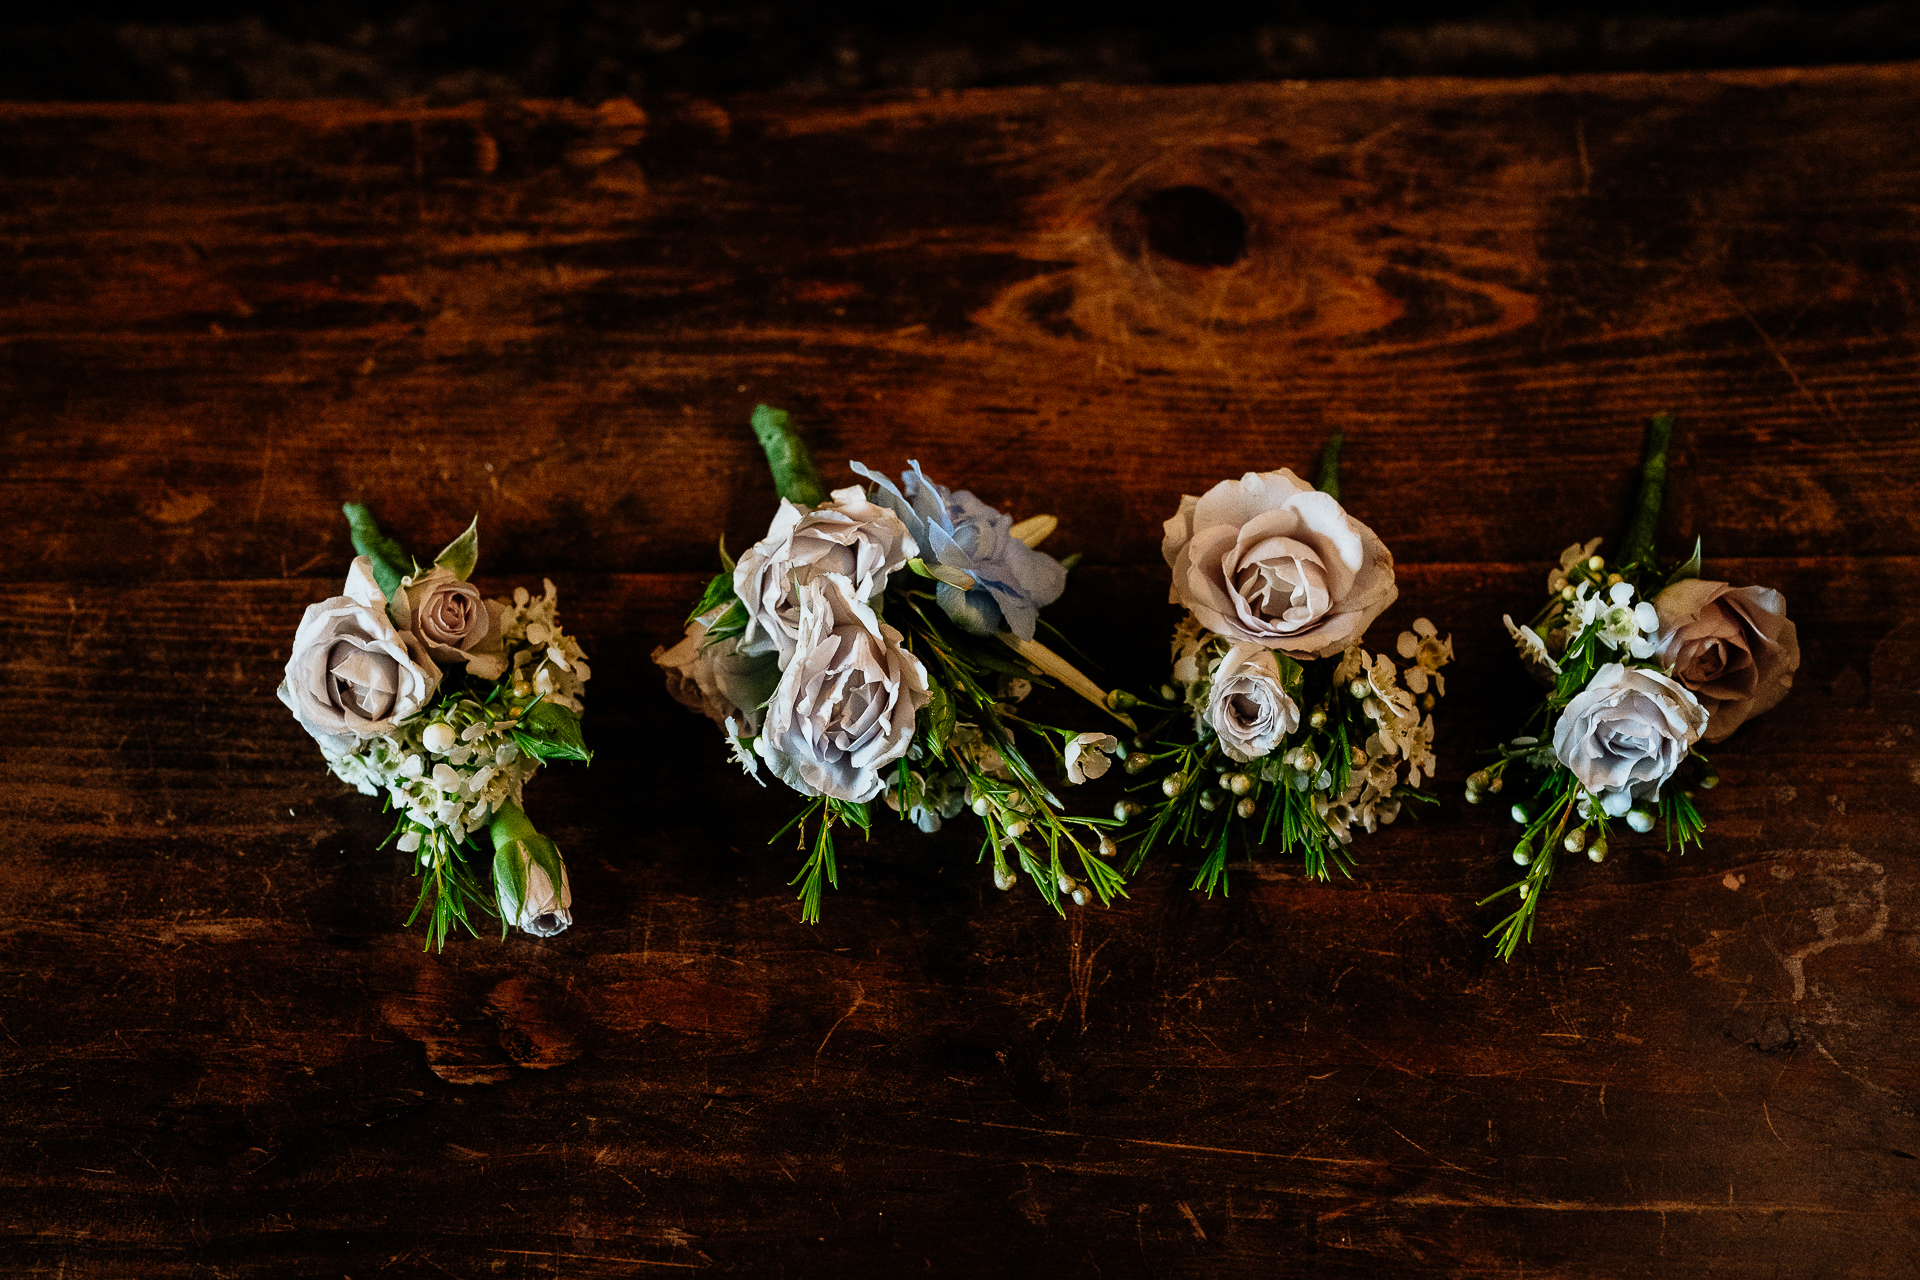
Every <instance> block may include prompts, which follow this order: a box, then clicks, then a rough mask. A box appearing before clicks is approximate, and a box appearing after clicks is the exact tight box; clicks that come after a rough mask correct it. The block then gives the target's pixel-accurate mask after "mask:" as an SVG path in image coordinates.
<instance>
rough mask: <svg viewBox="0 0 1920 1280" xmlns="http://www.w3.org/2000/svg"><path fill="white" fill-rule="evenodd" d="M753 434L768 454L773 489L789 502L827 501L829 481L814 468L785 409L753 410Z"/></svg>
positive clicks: (765, 407) (759, 407)
mask: <svg viewBox="0 0 1920 1280" xmlns="http://www.w3.org/2000/svg"><path fill="white" fill-rule="evenodd" d="M753 434H754V435H755V436H757V437H758V438H759V440H760V447H761V448H762V449H764V450H766V452H767V469H768V470H769V471H771V472H773V487H774V488H776V489H778V490H779V491H780V496H781V497H783V498H785V499H787V501H789V502H794V503H798V504H799V505H801V506H803V507H817V506H819V505H820V504H821V503H823V502H825V501H826V500H827V482H826V481H824V480H822V479H821V478H820V469H819V468H818V467H816V466H814V465H813V455H812V454H811V453H809V452H808V451H807V445H806V441H804V440H802V439H801V438H800V433H799V432H798V431H796V430H794V428H793V417H792V415H790V414H789V413H787V411H786V410H784V409H775V408H772V407H770V406H768V405H764V404H757V405H755V406H754V407H753Z"/></svg>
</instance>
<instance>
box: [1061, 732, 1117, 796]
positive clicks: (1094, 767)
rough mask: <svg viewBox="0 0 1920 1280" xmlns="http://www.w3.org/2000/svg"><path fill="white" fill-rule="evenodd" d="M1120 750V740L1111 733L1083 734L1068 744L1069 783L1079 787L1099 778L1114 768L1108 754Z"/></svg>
mask: <svg viewBox="0 0 1920 1280" xmlns="http://www.w3.org/2000/svg"><path fill="white" fill-rule="evenodd" d="M1119 749H1120V739H1118V738H1116V737H1114V736H1113V735H1112V734H1110V733H1083V734H1080V735H1078V736H1077V737H1075V738H1074V740H1073V741H1071V742H1069V743H1068V744H1067V752H1066V756H1067V781H1068V782H1071V783H1074V784H1076V785H1078V784H1079V783H1082V782H1085V781H1086V780H1087V779H1088V778H1098V777H1100V776H1102V775H1103V774H1105V773H1106V771H1107V770H1108V769H1109V768H1110V767H1112V765H1113V761H1112V760H1109V759H1108V758H1107V756H1106V754H1105V753H1106V752H1109V751H1117V750H1119Z"/></svg>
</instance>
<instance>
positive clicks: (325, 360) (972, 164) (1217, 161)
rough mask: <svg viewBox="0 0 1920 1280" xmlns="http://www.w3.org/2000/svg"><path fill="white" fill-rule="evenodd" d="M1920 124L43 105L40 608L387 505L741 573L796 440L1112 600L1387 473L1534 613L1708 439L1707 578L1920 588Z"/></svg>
mask: <svg viewBox="0 0 1920 1280" xmlns="http://www.w3.org/2000/svg"><path fill="white" fill-rule="evenodd" d="M1916 110H1920V79H1917V78H1916V76H1915V74H1914V72H1913V70H1912V69H1911V68H1908V67H1891V68H1881V69H1857V68H1854V69H1834V70H1822V71H1780V72H1758V73H1741V74H1724V75H1700V76H1685V77H1602V78H1594V79H1572V80H1549V81H1528V82H1520V83H1475V82H1463V81H1433V82H1404V83H1371V84H1352V85H1317V86H1311V87H1309V86H1289V85H1266V86H1243V87H1234V88H1223V89H1183V90H1143V89H1119V88H1088V89H1084V90H1047V91H1009V92H997V93H973V94H959V95H948V96H937V97H925V98H906V99H890V100H881V101H863V102H857V103H853V104H847V105H824V106H823V105H812V104H804V103H803V104H796V103H793V102H790V101H773V100H768V101H743V102H734V103H729V104H727V105H726V107H724V108H721V107H718V106H715V105H714V104H711V103H695V102H678V103H658V104H651V112H650V114H648V115H646V116H645V118H644V121H643V119H642V116H641V113H640V112H639V111H638V110H637V109H631V108H625V107H623V106H615V107H613V108H609V109H605V110H603V111H602V112H600V113H594V112H589V111H584V110H582V109H578V108H573V107H565V106H553V105H539V104H534V105H527V106H521V107H499V108H492V107H484V106H474V107H470V108H461V109H451V110H396V109H385V108H368V107H357V106H340V105H318V106H292V105H263V106H252V107H207V108H192V109H159V108H137V109H129V108H120V107H115V108H83V107H61V108H39V107H6V108H0V174H4V175H5V176H4V178H3V179H0V190H4V192H5V195H6V199H5V200H4V201H0V244H4V245H5V246H6V250H5V252H4V253H0V352H4V354H0V389H3V390H4V393H5V395H6V398H7V401H8V403H9V406H10V412H9V417H8V424H7V428H6V430H7V436H8V462H7V467H6V475H5V490H4V492H5V494H6V497H7V499H8V502H9V505H10V507H11V508H12V509H13V510H15V511H17V512H20V513H22V515H21V517H20V518H21V519H23V520H24V521H25V522H26V527H25V530H24V532H25V533H26V534H27V538H26V542H27V544H28V545H29V546H30V547H32V548H33V554H32V556H31V557H29V558H28V559H26V560H24V561H23V562H21V563H18V564H16V565H15V567H14V568H13V570H12V571H11V576H13V577H14V578H15V579H16V580H20V579H31V580H35V581H55V580H69V579H80V578H100V577H114V576H118V575H121V574H127V573H140V574H144V575H161V576H167V577H189V578H202V577H213V578H228V577H248V576H254V575H257V574H260V573H288V574H294V575H300V574H305V573H311V572H314V571H315V570H316V569H317V568H319V567H321V566H324V565H328V564H332V563H335V562H336V561H337V559H338V558H339V556H340V554H341V552H342V551H343V549H344V541H343V538H342V535H341V533H340V530H339V528H338V522H337V521H336V520H335V519H334V516H333V511H334V507H335V504H336V503H337V502H338V501H339V500H340V499H341V498H342V497H365V498H369V499H371V500H373V501H374V502H375V503H376V504H377V505H378V507H379V509H380V510H381V511H383V512H385V513H387V514H388V515H390V516H391V517H392V518H393V519H395V520H397V521H399V522H400V523H402V524H403V525H405V526H407V527H410V528H414V529H416V530H419V531H420V533H421V536H422V537H425V536H427V535H429V534H432V535H439V534H443V533H444V534H448V535H450V534H451V533H452V532H453V531H455V530H457V529H458V528H459V527H460V526H461V525H463V524H464V523H465V521H466V519H467V517H468V516H469V515H470V514H471V513H472V512H473V511H475V510H479V511H480V512H481V513H482V515H483V517H484V523H485V525H486V527H487V529H488V531H489V534H490V535H491V536H492V538H493V539H494V542H493V545H494V546H495V547H497V548H501V549H502V551H501V555H502V556H503V557H504V558H503V559H500V560H496V561H494V562H493V567H495V568H497V569H502V570H511V571H533V570H541V569H545V570H548V571H588V572H596V571H597V572H605V571H618V572H650V571H662V570H667V571H692V570H696V569H698V568H700V567H701V566H703V565H705V564H706V563H707V562H708V560H709V558H710V547H711V544H712V539H713V536H714V534H715V533H716V532H717V531H718V530H719V529H720V528H725V529H726V530H727V531H728V532H730V533H731V534H732V535H733V536H734V537H735V539H736V540H738V539H740V538H742V537H746V536H750V535H751V533H752V532H754V530H755V522H756V520H757V514H756V513H757V512H758V511H759V510H760V506H761V498H762V494H763V492H764V481H763V479H762V478H761V474H760V470H759V466H758V462H757V459H756V458H755V456H754V454H753V449H752V445H751V442H750V440H749V439H748V438H747V436H746V435H745V433H744V430H743V429H742V426H741V424H742V423H743V422H744V419H745V415H746V412H747V410H748V408H750V406H751V405H752V403H753V402H754V401H755V400H756V399H764V400H770V401H774V402H777V403H780V404H783V405H785V406H787V407H789V408H791V409H793V410H795V411H796V412H797V413H798V414H799V415H800V417H801V419H802V420H803V421H804V422H806V423H807V424H809V426H810V428H811V429H812V430H813V431H814V433H815V435H816V438H817V439H818V441H819V443H820V445H821V451H822V453H823V454H824V455H825V456H827V457H828V458H830V459H832V460H834V461H836V462H837V461H839V460H840V459H843V458H847V457H859V458H864V459H866V460H867V461H869V462H877V463H894V462H896V460H900V459H904V458H907V457H920V458H922V459H923V460H925V461H926V462H927V464H928V466H929V467H930V468H931V469H933V470H934V471H935V472H936V473H937V474H943V475H948V476H960V475H964V476H965V477H966V478H967V482H968V483H970V484H971V485H973V486H974V487H975V488H976V489H977V490H978V491H980V492H981V493H982V494H983V495H984V496H986V497H988V498H989V499H990V500H992V501H995V502H998V503H1001V504H1005V505H1011V506H1014V507H1018V508H1020V509H1022V510H1031V509H1034V508H1036V507H1038V506H1043V505H1044V506H1049V507H1054V508H1058V509H1059V511H1060V513H1061V514H1062V515H1063V516H1064V517H1066V518H1067V520H1068V522H1069V524H1072V525H1078V526H1079V527H1082V528H1093V527H1096V525H1095V522H1096V521H1098V522H1100V527H1103V528H1105V529H1106V530H1107V531H1108V532H1107V535H1106V537H1105V538H1103V539H1102V540H1101V542H1100V543H1099V544H1098V545H1095V546H1092V547H1090V548H1089V550H1090V553H1091V555H1092V556H1093V558H1094V560H1095V561H1096V562H1103V563H1110V564H1125V563H1140V562H1150V561H1151V560H1152V558H1153V548H1154V542H1155V539H1156V537H1157V534H1156V532H1155V530H1156V529H1157V526H1158V521H1159V520H1160V518H1161V516H1162V514H1163V509H1164V507H1165V506H1166V503H1167V499H1168V495H1171V494H1174V493H1178V492H1180V491H1181V490H1183V489H1184V490H1195V489H1197V488H1199V487H1201V486H1204V485H1205V484H1208V483H1210V482H1211V481H1212V480H1214V479H1216V478H1218V477H1219V476H1220V475H1221V474H1224V473H1229V472H1234V471H1238V470H1241V469H1245V468H1249V467H1266V466H1270V465H1274V464H1279V463H1285V464H1292V465H1295V466H1304V465H1306V464H1307V463H1308V461H1309V460H1310V459H1311V457H1312V456H1313V452H1314V450H1315V449H1316V448H1317V446H1318V443H1319V441H1320V439H1321V438H1322V437H1323V436H1324V435H1325V434H1326V433H1327V432H1328V431H1330V430H1332V429H1334V428H1336V427H1338V428H1343V429H1345V430H1347V431H1348V432H1349V433H1350V434H1351V435H1352V437H1353V445H1352V447H1351V449H1350V450H1349V460H1350V461H1349V467H1350V471H1351V478H1352V480H1353V482H1354V485H1355V487H1356V489H1357V490H1359V491H1366V490H1368V489H1372V490H1373V491H1376V492H1380V493H1390V494H1393V495H1396V501H1395V502H1394V503H1393V505H1392V506H1390V507H1389V508H1388V509H1386V510H1385V511H1383V512H1382V513H1381V516H1380V521H1379V523H1380V532H1381V533H1382V534H1383V535H1384V536H1385V537H1386V538H1387V539H1388V541H1389V543H1390V544H1391V545H1392V546H1394V547H1395V548H1396V549H1397V551H1398V552H1399V554H1400V556H1401V558H1402V559H1403V560H1408V561H1434V562H1444V561H1460V560H1493V561H1506V562H1517V561H1520V560H1524V559H1527V558H1530V557H1532V556H1535V555H1537V554H1538V550H1537V548H1538V546H1539V544H1540V542H1541V540H1542V538H1543V536H1544V538H1545V540H1547V541H1552V540H1553V539H1554V538H1558V537H1562V536H1564V537H1566V538H1571V537H1572V536H1573V535H1574V534H1576V533H1578V532H1580V531H1581V530H1583V529H1585V528H1586V527H1587V526H1588V525H1589V524H1591V523H1593V521H1592V518H1591V517H1590V516H1588V515H1587V514H1586V513H1585V512H1583V511H1581V510H1579V509H1578V508H1579V507H1580V505H1582V504H1584V503H1585V502H1587V501H1588V500H1597V502H1598V503H1599V504H1600V508H1601V509H1602V510H1606V511H1613V510H1618V509H1619V507H1620V504H1621V502H1622V501H1623V500H1624V498H1625V496H1626V493H1627V490H1628V487H1629V485H1630V476H1631V472H1632V467H1633V462H1634V457H1635V453H1636V444H1637V433H1638V430H1639V428H1638V423H1639V421H1640V420H1641V419H1642V418H1643V417H1644V416H1645V415H1646V414H1648V413H1650V412H1653V411H1656V410H1659V409H1663V408H1673V409H1677V410H1678V411H1679V412H1681V413H1682V414H1683V415H1684V416H1685V417H1686V418H1687V419H1688V422H1689V424H1690V426H1689V432H1688V437H1687V441H1688V442H1687V444H1686V446H1685V449H1686V455H1685V456H1686V462H1687V464H1688V465H1687V473H1686V478H1685V479H1684V481H1683V482H1682V483H1681V484H1680V485H1679V487H1678V489H1677V491H1676V493H1675V500H1674V504H1673V522H1674V526H1675V527H1676V528H1678V527H1685V528H1692V529H1701V530H1710V531H1712V533H1713V535H1714V538H1715V540H1716V543H1717V546H1716V548H1715V549H1716V550H1718V551H1720V552H1722V553H1724V554H1728V555H1774V556H1782V555H1784V556H1793V555H1801V554H1805V553H1806V552H1807V551H1808V550H1809V548H1810V547H1813V546H1819V547H1823V548H1825V547H1832V548H1845V549H1847V550H1849V551H1853V552H1856V553H1861V554H1873V555H1900V556H1907V555H1913V554H1916V553H1920V524H1916V516H1915V514H1914V510H1915V509H1914V507H1913V505H1912V504H1911V503H1910V502H1907V501H1905V500H1904V498H1903V497H1902V495H1904V494H1907V493H1910V492H1911V491H1912V490H1913V488H1914V486H1915V484H1916V482H1920V463H1916V461H1915V454H1914V451H1913V450H1912V449H1911V448H1910V447H1909V446H1910V443H1911V439H1912V437H1913V435H1914V432H1915V423H1916V422H1917V421H1920V394H1917V393H1916V387H1920V369H1917V367H1916V362H1915V336H1916V332H1920V324H1917V323H1916V314H1915V309H1914V301H1913V297H1914V293H1913V287H1912V281H1913V279H1914V272H1915V266H1916V254H1920V249H1916V245H1917V244H1920V237H1916V236H1915V234H1914V232H1915V230H1916V228H1915V224H1914V216H1913V210H1914V208H1915V207H1916V206H1917V205H1920V185H1917V184H1920V163H1916V159H1917V158H1920V157H1917V156H1916V147H1920V142H1916V139H1915V135H1914V133H1913V130H1912V129H1911V128H1910V122H1911V120H1912V119H1913V117H1914V115H1915V113H1916ZM1170 190H1171V191H1184V192H1185V194H1184V195H1182V196H1175V197H1167V196H1166V195H1165V194H1164V193H1166V192H1167V191H1170ZM1196 192H1198V193H1199V194H1195V193H1196ZM1236 252H1238V254H1239V256H1238V257H1237V258H1236V257H1235V253H1236ZM1228 259H1232V260H1231V261H1230V262H1228ZM1219 262H1225V263H1226V265H1210V264H1214V263H1219ZM1840 458H1846V459H1848V460H1850V461H1851V462H1852V463H1853V464H1854V465H1853V466H1850V467H1835V466H1833V465H1832V463H1833V462H1834V460H1836V459H1840ZM834 474H835V475H839V474H842V473H839V472H835V473H834ZM1063 479H1064V480H1066V482H1064V483H1063V482H1062V480H1063ZM1783 508H1786V509H1791V510H1792V511H1793V512H1794V513H1795V514H1794V518H1793V519H1792V520H1790V521H1782V520H1780V519H1779V512H1780V511H1781V510H1782V509H1783ZM1496 513H1497V516H1498V518H1494V516H1495V514H1496ZM102 539H105V540H108V541H109V542H110V543H111V544H112V545H113V546H115V547H116V548H118V551H117V552H116V554H115V555H114V556H112V557H110V558H103V557H101V556H100V555H99V554H98V546H99V545H100V541H101V540H102Z"/></svg>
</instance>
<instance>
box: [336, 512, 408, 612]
mask: <svg viewBox="0 0 1920 1280" xmlns="http://www.w3.org/2000/svg"><path fill="white" fill-rule="evenodd" d="M340 509H341V510H342V511H344V512H346V513H347V527H348V528H349V529H350V530H351V531H352V533H353V549H354V551H355V552H357V553H359V554H360V555H363V556H365V557H366V558H367V559H368V560H369V561H371V562H372V564H373V580H374V581H375V582H377V583H379V584H380V590H381V591H383V592H385V593H386V597H387V599H389V600H391V599H393V597H394V596H395V595H396V594H398V593H399V590H400V579H402V578H404V577H406V576H407V575H408V574H410V573H412V572H413V557H412V556H410V555H408V554H407V553H406V551H405V549H404V548H402V547H401V545H400V544H399V543H397V542H395V541H394V540H393V539H392V538H389V537H388V536H387V535H386V534H384V533H382V532H381V531H380V524H379V522H378V521H376V520H375V519H374V518H373V512H371V511H369V510H367V508H366V507H365V506H363V505H362V504H360V503H358V502H347V503H343V504H341V507H340Z"/></svg>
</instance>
